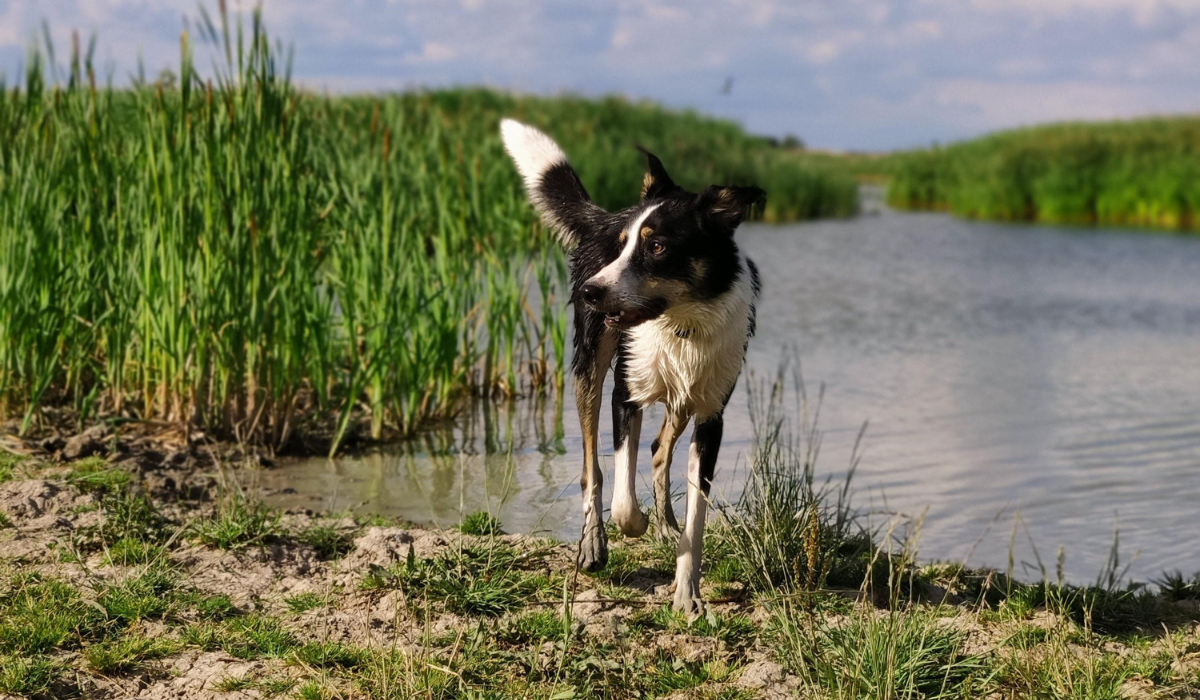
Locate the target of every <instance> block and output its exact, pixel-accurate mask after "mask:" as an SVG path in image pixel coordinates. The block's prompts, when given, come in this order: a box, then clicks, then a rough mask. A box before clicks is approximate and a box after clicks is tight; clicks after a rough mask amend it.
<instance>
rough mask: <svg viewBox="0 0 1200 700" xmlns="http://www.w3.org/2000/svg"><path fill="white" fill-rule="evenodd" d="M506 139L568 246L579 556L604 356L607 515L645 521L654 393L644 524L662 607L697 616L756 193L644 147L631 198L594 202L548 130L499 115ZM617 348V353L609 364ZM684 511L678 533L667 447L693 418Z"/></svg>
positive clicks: (594, 538) (596, 536)
mask: <svg viewBox="0 0 1200 700" xmlns="http://www.w3.org/2000/svg"><path fill="white" fill-rule="evenodd" d="M500 132H501V137H502V139H503V141H504V146H505V149H506V150H507V151H508V154H509V155H510V156H511V157H512V159H513V161H514V162H515V163H516V166H517V170H518V171H520V174H521V178H522V179H523V180H524V184H525V190H526V192H527V194H528V196H529V200H530V202H531V203H532V204H533V207H534V208H535V209H536V210H537V212H538V213H539V214H540V216H541V218H542V221H543V222H544V223H545V225H546V226H547V227H548V228H549V229H550V230H551V231H553V232H554V234H555V236H556V237H557V239H558V241H559V242H560V243H561V244H562V245H563V246H564V247H565V248H566V250H567V251H568V252H569V254H570V258H571V266H570V269H571V292H572V294H571V300H572V305H573V307H574V313H575V336H574V351H575V354H574V359H573V360H572V363H571V366H572V372H573V374H574V380H575V399H576V404H577V406H578V409H579V424H580V428H581V430H582V433H583V477H582V479H581V480H580V486H581V488H582V491H583V517H584V525H583V532H582V536H581V539H580V551H579V555H578V564H579V566H580V568H582V569H584V570H585V571H597V570H599V569H602V568H604V566H605V565H606V564H607V562H608V542H607V539H606V536H605V532H604V526H603V522H602V515H601V491H602V482H603V479H602V476H601V471H600V461H599V456H598V449H599V446H598V444H597V442H598V430H599V416H600V403H601V391H602V390H603V385H604V379H605V376H606V374H607V372H608V369H609V367H610V365H611V366H612V367H613V368H614V372H615V377H614V384H615V386H614V387H613V395H612V411H613V442H614V443H615V444H614V449H615V454H614V461H615V466H616V478H615V485H614V488H613V497H612V509H611V515H612V519H613V521H614V522H615V523H616V526H617V529H619V530H620V531H621V533H622V534H624V535H626V536H628V537H640V536H642V535H643V534H645V533H646V530H647V528H648V526H649V524H650V519H649V518H648V517H647V516H646V514H644V513H643V512H642V511H641V509H640V508H639V506H638V502H637V499H636V497H635V494H634V490H635V477H636V474H637V451H638V440H639V438H640V435H641V428H642V410H643V409H644V408H645V407H647V406H649V405H651V404H653V403H656V402H658V403H663V404H665V406H666V416H665V418H664V420H663V424H662V427H661V428H660V429H659V431H658V437H657V438H656V439H655V440H654V442H653V444H652V445H651V446H650V451H651V453H652V454H653V456H652V465H653V481H654V509H655V514H656V517H655V519H654V523H655V526H656V532H657V534H659V535H660V536H664V537H667V536H674V537H678V538H679V539H678V548H677V550H676V551H677V554H676V559H675V593H674V600H673V607H674V609H676V610H678V611H680V612H683V613H686V614H688V615H697V614H701V613H702V612H703V610H704V603H703V601H702V599H701V596H700V558H701V553H702V550H703V544H704V518H705V513H706V507H707V497H708V492H709V489H710V486H711V483H712V477H713V470H714V467H715V465H716V462H717V452H718V451H719V449H720V447H721V433H722V430H723V425H724V418H723V414H724V411H725V406H726V404H727V403H728V402H729V397H730V394H731V393H732V392H733V388H734V385H735V384H736V383H737V379H738V375H739V374H740V373H741V369H742V364H743V362H744V360H745V356H746V348H747V346H748V343H749V339H750V338H751V337H752V336H753V335H754V329H755V304H756V303H757V300H758V297H759V292H760V289H761V286H760V283H759V276H758V269H757V268H756V267H755V265H754V263H753V262H751V261H750V260H749V259H748V258H747V257H746V256H745V255H743V254H742V253H741V251H739V250H738V246H737V244H736V243H735V241H734V230H735V229H736V228H737V227H738V225H739V224H740V223H741V222H742V220H743V219H744V218H745V216H746V215H747V212H748V211H749V209H750V207H751V206H752V205H754V204H756V203H758V202H760V201H762V200H763V199H764V198H765V196H766V193H765V192H763V190H761V189H759V188H757V187H734V186H719V185H713V186H711V187H709V188H707V189H705V190H704V191H703V192H700V193H693V192H688V191H686V190H684V189H683V188H681V187H679V186H677V185H676V184H675V183H674V182H673V181H672V180H671V177H670V175H668V174H667V171H666V169H665V168H664V167H663V164H662V162H661V161H660V160H659V159H658V158H657V157H655V156H654V155H653V154H652V153H650V152H649V151H645V150H644V149H643V150H642V152H643V153H644V154H645V156H646V161H647V163H648V172H647V173H646V175H645V178H644V180H643V185H642V194H641V201H639V202H638V203H637V204H635V205H633V206H631V207H627V208H625V209H622V210H620V211H616V212H608V211H606V210H604V209H602V208H601V207H600V206H598V205H596V204H595V203H594V202H592V200H591V198H590V197H589V196H588V193H587V190H586V189H585V188H584V186H583V183H582V182H581V181H580V179H579V175H578V174H577V173H576V172H575V169H574V168H572V167H571V165H570V163H569V162H568V161H567V156H566V154H565V153H563V151H562V149H561V148H559V146H558V144H556V143H555V142H554V141H553V140H552V139H551V138H550V137H549V136H547V135H546V134H544V133H542V132H541V131H538V130H537V129H534V128H532V127H529V126H526V125H524V124H521V123H519V122H516V121H513V120H511V119H505V120H503V121H502V122H501V125H500ZM614 360H615V362H614ZM693 418H694V419H695V428H694V430H693V433H692V442H691V446H690V449H689V451H688V467H687V498H686V505H687V512H686V517H685V519H684V526H683V529H682V531H680V528H679V525H678V522H677V521H676V519H675V513H674V510H673V508H672V506H671V501H670V497H671V481H670V468H671V454H672V452H673V451H674V448H675V444H676V441H677V440H678V439H679V437H680V435H681V434H682V433H683V430H684V428H685V427H686V426H687V423H688V421H689V420H691V419H693Z"/></svg>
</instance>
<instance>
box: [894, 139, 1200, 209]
mask: <svg viewBox="0 0 1200 700" xmlns="http://www.w3.org/2000/svg"><path fill="white" fill-rule="evenodd" d="M881 166H882V167H883V168H884V169H886V170H889V171H890V172H891V174H892V179H891V184H890V186H889V189H888V201H889V203H890V204H891V205H893V206H896V207H901V208H909V209H948V210H950V211H952V212H954V213H955V214H958V215H961V216H968V217H976V218H982V219H1002V220H1029V221H1042V222H1050V223H1099V224H1117V225H1135V226H1149V227H1156V228H1168V229H1194V228H1195V227H1196V226H1197V225H1198V224H1200V221H1198V220H1197V212H1198V211H1200V185H1197V182H1200V119H1198V118H1196V117H1178V118H1158V119H1144V120H1135V121H1124V122H1108V123H1093V124H1086V123H1070V124H1056V125H1051V126H1042V127H1034V128H1028V129H1019V130H1015V131H1006V132H1001V133H997V134H993V135H990V136H985V137H983V138H979V139H975V140H972V141H966V142H962V143H957V144H953V145H950V146H947V147H944V148H934V149H929V150H919V151H911V152H906V153H899V154H895V155H892V156H889V157H887V158H885V159H883V161H881Z"/></svg>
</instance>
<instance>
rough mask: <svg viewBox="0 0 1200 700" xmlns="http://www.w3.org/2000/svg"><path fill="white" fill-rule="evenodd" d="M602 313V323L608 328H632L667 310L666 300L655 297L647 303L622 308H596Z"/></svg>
mask: <svg viewBox="0 0 1200 700" xmlns="http://www.w3.org/2000/svg"><path fill="white" fill-rule="evenodd" d="M596 310H597V311H599V312H600V313H602V314H604V325H605V326H608V327H609V328H620V329H625V328H633V327H634V326H637V325H640V324H643V323H645V322H646V321H649V320H651V319H655V318H658V317H659V316H662V314H663V312H664V311H666V310H667V302H666V301H665V300H663V299H655V300H653V301H651V302H649V303H647V304H644V305H638V306H634V307H632V308H624V309H620V308H617V309H612V308H609V309H596Z"/></svg>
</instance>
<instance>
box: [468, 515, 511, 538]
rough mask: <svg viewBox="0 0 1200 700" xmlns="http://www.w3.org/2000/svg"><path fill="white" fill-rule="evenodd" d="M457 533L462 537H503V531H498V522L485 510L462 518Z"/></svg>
mask: <svg viewBox="0 0 1200 700" xmlns="http://www.w3.org/2000/svg"><path fill="white" fill-rule="evenodd" d="M458 531H459V532H461V533H463V534H464V535H477V536H480V537H482V536H487V535H503V534H504V531H503V530H501V529H500V521H499V520H498V519H497V518H496V517H495V516H493V515H492V514H491V513H489V512H487V511H486V510H481V511H477V512H475V513H471V514H470V515H468V516H467V517H465V518H463V521H462V522H461V523H459V524H458Z"/></svg>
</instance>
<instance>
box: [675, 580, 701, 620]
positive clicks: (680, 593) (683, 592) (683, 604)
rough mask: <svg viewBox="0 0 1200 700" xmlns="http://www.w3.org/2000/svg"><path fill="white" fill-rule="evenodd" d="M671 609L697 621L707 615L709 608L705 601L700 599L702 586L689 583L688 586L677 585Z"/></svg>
mask: <svg viewBox="0 0 1200 700" xmlns="http://www.w3.org/2000/svg"><path fill="white" fill-rule="evenodd" d="M671 607H672V608H673V609H674V610H675V612H679V613H683V614H684V615H687V617H688V619H689V620H691V619H695V618H697V617H701V616H703V615H705V614H706V613H707V608H706V607H705V605H704V600H703V599H702V598H701V597H700V584H699V583H692V582H688V583H687V584H679V583H676V584H675V600H674V602H673V604H672V605H671Z"/></svg>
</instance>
